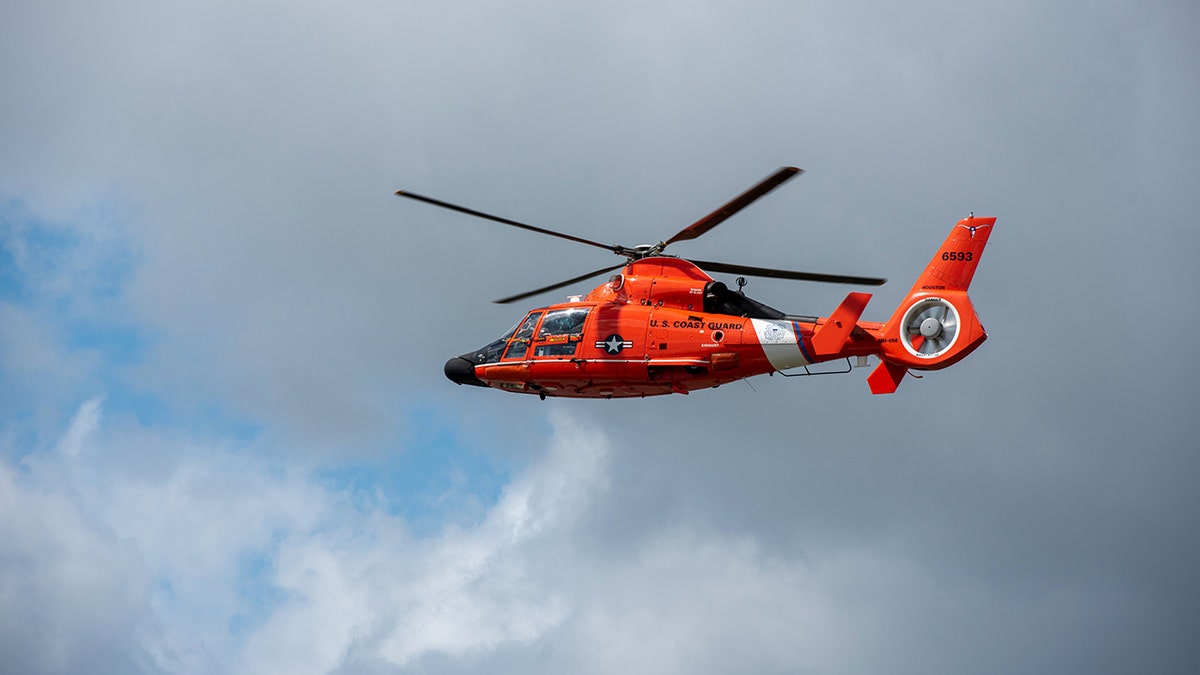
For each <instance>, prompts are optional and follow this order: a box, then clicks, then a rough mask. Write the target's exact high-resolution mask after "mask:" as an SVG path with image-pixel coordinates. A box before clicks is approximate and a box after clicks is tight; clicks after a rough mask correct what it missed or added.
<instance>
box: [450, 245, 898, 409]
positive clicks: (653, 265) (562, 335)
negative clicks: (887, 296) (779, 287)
mask: <svg viewBox="0 0 1200 675" xmlns="http://www.w3.org/2000/svg"><path fill="white" fill-rule="evenodd" d="M824 321H825V319H822V318H817V317H795V316H787V315H784V314H783V313H782V312H779V311H778V310H774V309H772V308H770V307H767V306H765V305H762V304H761V303H758V302H755V301H754V300H751V299H749V298H746V297H745V296H743V295H741V294H740V293H736V292H733V291H730V290H729V289H728V288H726V287H725V285H724V284H722V283H720V282H716V281H714V280H713V279H712V278H711V277H710V276H708V275H707V274H705V273H704V272H703V271H702V270H700V269H699V268H698V267H696V266H695V265H693V264H692V263H689V262H687V261H686V260H681V259H679V258H669V257H654V258H646V259H642V260H637V261H634V262H631V263H630V264H629V265H627V266H626V267H625V268H624V269H623V270H622V271H621V273H620V274H618V275H615V276H614V277H613V278H612V279H610V280H609V281H608V282H607V283H605V284H603V285H601V286H598V287H597V288H596V289H594V290H593V291H592V292H591V293H589V294H588V295H587V296H585V297H580V298H577V299H573V301H571V302H566V303H561V304H556V305H550V306H548V307H541V308H537V309H534V310H531V311H529V312H528V313H527V314H526V315H525V317H524V318H523V319H522V320H521V321H519V322H518V323H517V325H516V326H514V327H513V329H512V330H510V331H508V332H507V333H506V334H505V335H503V336H502V337H501V338H500V339H498V340H496V341H494V342H492V343H491V344H489V345H487V346H485V347H483V348H481V349H478V350H476V351H473V352H469V353H467V354H463V355H462V356H458V357H455V358H453V359H450V361H448V362H447V364H446V375H447V377H449V378H450V379H451V380H453V381H455V382H457V383H459V384H474V385H480V386H490V387H494V388H497V389H502V390H505V391H513V392H521V393H528V394H537V395H539V396H543V397H545V396H564V397H577V398H622V397H642V396H656V395H661V394H670V393H688V392H689V391H694V390H697V389H705V388H709V387H716V386H720V385H722V384H725V383H728V382H734V381H736V380H740V379H744V378H747V377H751V376H754V375H761V374H765V373H771V372H774V371H777V370H786V369H789V368H797V367H801V366H806V365H809V364H813V363H818V362H821V361H828V360H831V359H840V358H844V357H849V356H854V355H861V354H871V353H876V352H878V351H879V347H878V336H877V335H876V333H877V331H878V330H879V329H880V328H882V325H881V324H859V327H858V328H857V329H856V331H855V334H854V335H852V336H851V339H850V340H848V341H847V342H846V345H845V347H844V348H842V349H840V350H839V351H838V352H837V353H836V354H817V353H816V352H815V351H814V349H813V346H812V337H813V334H814V332H815V331H817V330H818V329H819V328H820V327H821V325H822V324H823V323H824Z"/></svg>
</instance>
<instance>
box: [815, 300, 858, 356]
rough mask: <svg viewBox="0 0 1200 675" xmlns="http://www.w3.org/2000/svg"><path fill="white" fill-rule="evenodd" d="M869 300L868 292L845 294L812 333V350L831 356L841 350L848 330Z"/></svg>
mask: <svg viewBox="0 0 1200 675" xmlns="http://www.w3.org/2000/svg"><path fill="white" fill-rule="evenodd" d="M870 301H871V294H870V293H851V294H849V295H847V296H846V299H845V300H843V301H842V304H840V305H838V308H837V309H835V310H833V314H832V315H830V317H829V318H828V319H826V320H825V323H824V324H823V325H822V326H821V327H820V328H818V329H817V332H816V333H815V334H814V335H813V338H812V345H813V350H814V351H816V353H817V355H818V356H831V355H833V354H837V353H838V352H839V351H841V349H842V345H844V344H846V338H847V337H849V336H850V331H852V330H854V324H855V322H856V321H858V317H860V316H862V313H863V310H864V309H866V307H867V303H868V302H870Z"/></svg>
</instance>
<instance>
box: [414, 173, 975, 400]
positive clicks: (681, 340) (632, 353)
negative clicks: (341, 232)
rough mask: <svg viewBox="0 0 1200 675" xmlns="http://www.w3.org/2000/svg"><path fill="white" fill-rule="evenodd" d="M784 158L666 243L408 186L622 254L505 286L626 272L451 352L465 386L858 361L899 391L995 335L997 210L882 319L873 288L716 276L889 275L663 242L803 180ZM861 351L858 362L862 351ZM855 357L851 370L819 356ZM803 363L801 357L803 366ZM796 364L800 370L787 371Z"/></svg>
mask: <svg viewBox="0 0 1200 675" xmlns="http://www.w3.org/2000/svg"><path fill="white" fill-rule="evenodd" d="M801 173H803V170H802V169H798V168H796V167H791V166H787V167H783V168H781V169H779V170H778V171H775V172H774V173H772V174H771V175H770V176H767V177H766V178H764V179H763V180H761V181H759V182H758V183H756V184H755V185H754V186H752V187H751V188H750V189H748V190H747V191H745V192H743V193H742V194H740V195H738V196H737V197H735V198H734V199H732V200H731V201H729V202H728V203H726V204H724V205H722V206H721V207H719V208H717V209H716V210H715V211H713V212H711V213H709V214H708V215H706V216H704V217H703V218H701V219H699V220H697V221H696V222H694V223H692V224H691V225H688V226H687V227H685V228H683V229H682V230H680V231H679V232H677V233H675V234H674V235H673V236H672V237H670V238H669V239H666V240H663V241H660V242H658V243H656V244H642V245H639V246H634V247H627V246H623V245H617V244H605V243H601V242H598V241H593V240H591V239H587V238H585V237H579V236H575V235H571V234H567V233H563V232H557V231H555V230H550V229H546V228H542V227H536V226H533V225H529V224H526V223H522V222H519V221H515V220H510V219H508V218H502V217H500V216H496V215H492V214H488V213H484V212H482V211H476V210H474V209H469V208H466V207H463V206H459V205H456V204H451V203H449V202H445V201H441V200H438V199H433V198H431V197H426V196H422V195H419V194H416V193H413V192H409V191H405V190H398V191H397V192H396V195H398V196H400V197H404V198H407V199H411V200H415V201H418V202H423V203H425V204H428V205H431V206H436V207H439V208H443V209H449V210H451V211H456V212H458V213H462V214H465V215H469V216H473V217H477V218H483V219H485V220H489V221H492V222H496V223H500V224H504V225H508V226H511V227H515V228H520V229H523V230H527V231H530V232H535V233H538V234H542V235H547V236H551V237H557V238H560V239H566V240H569V241H573V242H576V243H578V244H583V245H587V246H592V247H596V248H602V249H605V250H608V251H611V252H612V253H615V254H616V255H618V256H621V257H622V258H624V259H625V260H624V261H622V262H621V263H619V264H616V265H610V266H606V267H602V268H600V269H597V270H592V271H590V272H587V273H586V274H581V275H579V276H577V277H573V278H571V279H567V280H565V281H560V282H557V283H554V284H551V285H548V286H543V287H541V288H537V289H535V290H532V291H527V292H523V293H519V294H516V295H511V296H508V297H505V298H500V299H498V300H495V301H494V302H497V303H501V304H509V303H514V302H517V301H520V300H524V299H526V298H530V297H533V296H535V295H540V294H542V293H547V292H549V291H553V290H557V289H559V288H562V287H565V286H569V285H571V284H575V283H578V282H581V281H584V280H587V279H591V278H593V277H597V276H600V275H602V274H606V273H611V272H615V274H612V275H611V276H610V277H609V278H608V280H607V281H605V282H604V283H602V284H601V285H599V286H597V287H595V288H594V289H592V290H591V291H590V292H589V293H587V294H586V295H574V296H570V297H569V298H568V300H567V301H566V302H563V303H557V304H551V305H544V306H541V307H537V308H535V309H531V310H529V311H527V312H526V313H525V314H524V316H523V317H522V318H521V319H520V320H519V321H518V322H517V323H516V324H515V325H514V326H513V327H512V328H511V329H509V330H508V331H507V332H505V333H504V334H503V335H501V336H500V337H499V338H497V339H495V340H493V341H492V342H490V343H488V344H487V345H485V346H483V347H481V348H479V349H476V350H473V351H470V352H467V353H465V354H462V355H460V356H455V357H452V358H451V359H449V360H448V361H447V362H446V365H445V367H444V372H445V375H446V377H447V378H449V379H450V380H451V381H452V382H454V383H455V384H459V385H474V386H479V387H490V388H494V389H499V390H501V391H509V392H517V393H523V394H533V395H537V396H538V397H539V398H541V399H542V400H545V399H546V398H547V397H569V398H605V399H612V398H630V397H646V396H658V395H665V394H688V393H690V392H693V391H697V390H700V389H707V388H712V387H718V386H720V385H723V384H728V383H730V382H736V381H738V380H743V379H746V378H749V377H753V376H756V375H773V374H775V373H777V372H778V373H780V374H781V375H784V376H797V375H822V374H834V373H848V372H850V371H851V370H852V369H853V368H854V367H855V365H857V366H858V367H865V366H868V365H869V361H868V358H869V357H871V356H874V357H877V358H878V359H879V363H878V365H876V367H875V368H874V369H873V370H872V371H871V373H870V374H869V375H868V376H867V378H866V380H867V384H868V386H869V387H870V390H871V392H872V393H873V394H891V393H894V392H895V391H896V390H897V388H898V387H899V385H900V383H901V381H902V380H903V379H904V377H905V375H909V374H912V375H913V376H914V377H918V378H919V377H921V376H920V375H917V374H916V373H912V372H911V371H928V370H939V369H942V368H946V367H948V366H950V365H953V364H955V363H957V362H959V361H961V360H962V359H963V358H964V357H966V356H967V355H968V354H970V353H971V352H972V351H974V350H975V349H976V348H978V347H979V345H980V344H982V343H983V341H984V340H986V339H987V332H986V331H985V330H984V328H983V325H982V324H981V323H980V321H979V317H978V316H977V314H976V313H975V309H974V306H973V305H972V303H971V299H970V297H969V296H968V292H967V291H968V287H969V286H970V284H971V279H972V278H973V276H974V274H975V268H976V267H977V266H978V264H979V260H980V257H981V255H982V253H983V249H984V246H985V245H986V244H987V240H988V237H989V236H990V235H991V231H992V226H993V225H995V222H996V218H995V217H986V218H985V217H976V216H975V214H974V212H972V213H971V214H970V215H969V216H968V217H967V218H964V219H962V220H959V221H958V222H957V223H955V225H954V227H953V228H951V230H950V234H949V235H948V236H947V237H946V239H945V241H944V242H943V243H942V245H941V247H940V248H939V249H937V252H936V253H934V255H933V258H932V260H930V262H929V264H928V265H927V266H926V267H925V269H924V271H923V272H922V273H921V274H920V276H918V277H917V280H916V282H915V283H914V284H913V286H912V289H911V290H910V291H909V293H908V295H907V296H906V297H905V298H904V300H903V301H902V302H901V303H900V305H899V306H898V307H897V308H896V309H895V310H894V311H893V312H892V314H891V316H890V317H889V318H888V319H887V321H884V322H881V323H880V322H867V321H860V317H861V316H862V313H863V311H864V309H865V308H866V305H867V302H868V301H869V300H870V299H871V294H870V293H863V292H851V293H849V294H848V295H847V296H846V298H845V299H844V300H843V301H842V302H841V304H839V305H838V306H837V308H836V309H834V310H833V312H832V313H831V314H830V315H829V316H826V317H819V316H807V315H795V314H787V313H784V312H782V311H779V310H777V309H775V308H773V307H770V306H768V305H766V304H764V303H762V302H759V301H757V300H754V299H752V298H750V297H748V296H746V294H745V293H744V287H745V285H746V280H745V278H744V276H739V277H738V278H737V281H736V283H737V286H738V289H737V290H733V289H731V288H729V286H728V285H727V284H725V283H724V282H722V281H718V280H716V279H714V278H713V277H711V276H709V274H708V273H709V272H716V273H727V274H738V275H745V276H757V277H769V278H778V279H792V280H800V281H816V282H822V283H838V284H856V285H865V286H879V285H882V284H883V283H885V282H886V279H882V278H876V277H865V276H849V275H839V274H822V273H813V272H799V271H792V270H781V269H772V268H765V267H752V266H748V265H738V264H731V263H725V262H710V261H702V260H695V259H690V260H689V259H684V258H680V257H676V256H673V255H669V254H667V253H665V252H664V251H665V249H666V248H667V247H668V246H670V245H671V244H675V243H677V242H681V241H687V240H690V239H695V238H697V237H699V236H701V235H703V234H705V233H706V232H708V231H710V230H712V229H713V228H714V227H716V226H717V225H720V224H721V223H722V222H724V221H725V220H726V219H728V218H729V217H731V216H733V215H734V214H736V213H737V212H739V211H741V210H742V209H744V208H746V207H747V206H749V205H750V204H751V203H753V202H754V201H756V200H758V199H759V198H761V197H763V196H764V195H766V194H767V193H769V192H770V191H772V190H774V189H775V188H777V187H779V186H780V185H782V184H783V183H785V182H787V181H788V180H790V179H791V178H793V177H795V176H797V175H799V174H801ZM851 359H855V360H856V364H852V363H851ZM842 360H844V361H845V369H844V370H843V369H839V370H832V371H830V370H818V371H815V372H814V371H813V370H812V369H811V368H810V366H813V365H815V364H821V363H826V362H838V361H842ZM799 369H803V372H800V370H799ZM789 371H791V372H789Z"/></svg>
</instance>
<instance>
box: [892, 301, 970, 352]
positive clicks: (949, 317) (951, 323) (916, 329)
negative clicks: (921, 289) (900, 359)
mask: <svg viewBox="0 0 1200 675" xmlns="http://www.w3.org/2000/svg"><path fill="white" fill-rule="evenodd" d="M958 326H959V316H958V310H957V309H955V307H954V305H952V304H950V303H949V302H948V301H946V300H944V299H942V298H925V299H923V300H920V301H918V302H916V303H915V304H913V306H912V307H909V308H908V311H907V312H905V313H904V320H903V321H902V322H901V326H900V341H901V342H902V343H903V344H904V348H905V349H907V350H908V351H909V353H911V354H912V355H913V356H917V357H920V358H927V359H931V358H935V357H938V356H941V355H942V354H945V353H946V352H947V351H949V350H950V348H951V347H953V346H954V341H955V340H956V339H957V338H958Z"/></svg>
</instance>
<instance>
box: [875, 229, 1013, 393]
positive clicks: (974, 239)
mask: <svg viewBox="0 0 1200 675" xmlns="http://www.w3.org/2000/svg"><path fill="white" fill-rule="evenodd" d="M995 224H996V219H995V218H975V217H974V216H971V217H969V218H964V219H963V220H960V221H958V222H957V223H956V224H955V225H954V229H953V230H951V231H950V236H948V237H946V241H945V242H944V243H943V244H942V246H941V248H939V249H938V251H937V253H935V254H934V256H933V260H931V261H930V262H929V265H927V266H926V267H925V271H924V272H922V273H921V276H919V277H917V282H916V283H915V284H913V287H912V290H910V291H909V292H908V296H907V297H906V298H905V299H904V301H903V302H901V303H900V306H899V307H898V308H897V309H896V312H895V313H894V314H892V317H891V318H890V319H888V322H887V323H886V324H884V327H883V331H882V335H881V342H882V347H883V350H882V353H881V354H880V356H881V357H882V359H883V363H880V364H879V366H877V367H876V368H875V370H874V371H873V372H872V373H871V375H870V377H868V378H867V382H868V384H870V386H871V391H872V392H874V393H876V394H890V393H892V392H894V391H896V387H898V386H899V385H900V380H901V379H902V378H903V377H904V374H905V373H906V372H907V371H908V369H910V368H911V369H914V370H938V369H940V368H945V367H947V366H950V365H953V364H955V363H957V362H959V361H961V360H962V359H963V358H964V357H966V356H967V354H970V353H971V352H972V351H974V350H975V348H976V347H978V346H979V345H980V344H982V343H983V341H984V340H986V339H987V332H986V331H984V329H983V325H982V324H980V323H979V317H978V316H977V315H976V314H975V308H974V306H972V304H971V299H970V297H969V296H968V295H967V289H968V287H970V285H971V279H972V278H973V277H974V276H975V268H976V267H977V266H978V265H979V259H980V258H981V257H982V256H983V249H984V246H985V245H986V244H987V240H988V237H989V236H991V234H992V226H993V225H995Z"/></svg>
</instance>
